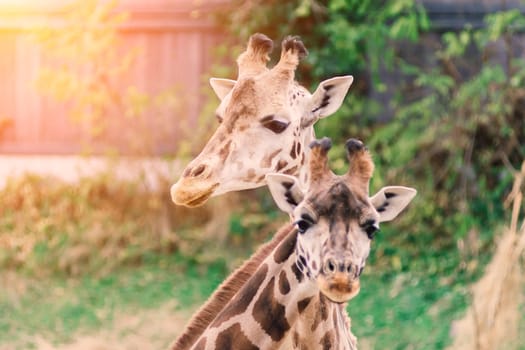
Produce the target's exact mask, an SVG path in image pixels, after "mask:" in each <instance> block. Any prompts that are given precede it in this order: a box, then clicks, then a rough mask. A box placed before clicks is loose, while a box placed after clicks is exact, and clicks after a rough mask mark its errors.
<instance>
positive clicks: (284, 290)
mask: <svg viewBox="0 0 525 350" xmlns="http://www.w3.org/2000/svg"><path fill="white" fill-rule="evenodd" d="M279 291H280V292H281V294H282V295H286V294H288V293H289V292H290V283H289V282H288V278H287V277H286V272H284V270H283V271H281V273H280V274H279Z"/></svg>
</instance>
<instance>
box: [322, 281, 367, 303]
mask: <svg viewBox="0 0 525 350" xmlns="http://www.w3.org/2000/svg"><path fill="white" fill-rule="evenodd" d="M334 280H335V281H334ZM317 284H318V286H319V289H320V291H321V293H323V295H324V296H325V297H327V298H328V299H330V300H331V301H333V302H334V303H346V302H347V301H349V300H350V299H352V298H353V297H355V296H356V295H357V294H359V290H360V288H361V286H360V283H359V280H358V279H357V280H350V279H348V278H344V280H343V279H341V278H325V277H324V276H319V277H318V278H317Z"/></svg>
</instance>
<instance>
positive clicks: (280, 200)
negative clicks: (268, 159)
mask: <svg viewBox="0 0 525 350" xmlns="http://www.w3.org/2000/svg"><path fill="white" fill-rule="evenodd" d="M266 183H267V184H268V188H269V189H270V193H271V194H272V197H273V199H274V201H275V203H276V204H277V206H278V207H279V208H280V209H281V210H282V211H284V212H286V213H288V214H292V212H293V210H294V209H295V207H296V206H297V205H298V204H299V203H300V202H301V201H302V200H303V198H304V193H303V190H302V189H301V186H300V185H299V180H297V178H296V177H294V176H290V175H284V174H267V175H266Z"/></svg>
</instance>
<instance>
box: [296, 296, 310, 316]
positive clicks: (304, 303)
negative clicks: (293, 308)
mask: <svg viewBox="0 0 525 350" xmlns="http://www.w3.org/2000/svg"><path fill="white" fill-rule="evenodd" d="M310 301H312V298H311V297H308V298H304V299H303V300H299V301H298V302H297V310H298V311H299V313H300V314H302V313H303V311H304V310H305V309H306V308H307V307H308V305H309V304H310Z"/></svg>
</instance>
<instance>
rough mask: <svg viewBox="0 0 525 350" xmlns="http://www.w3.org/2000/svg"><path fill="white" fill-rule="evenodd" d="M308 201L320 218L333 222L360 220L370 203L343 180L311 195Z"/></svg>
mask: <svg viewBox="0 0 525 350" xmlns="http://www.w3.org/2000/svg"><path fill="white" fill-rule="evenodd" d="M307 201H308V202H309V203H310V207H311V208H312V209H313V210H314V211H315V212H316V214H317V215H318V216H319V218H328V219H331V220H333V219H343V220H348V219H358V218H359V217H360V216H361V214H362V212H363V211H364V210H365V208H366V206H367V205H368V201H367V200H365V198H363V197H362V196H361V194H360V193H359V192H358V191H354V190H352V188H351V187H350V186H348V185H347V184H346V183H345V182H344V181H342V180H337V181H335V182H333V183H332V184H331V185H330V186H329V187H327V188H325V189H321V190H320V191H318V192H315V193H313V194H311V195H310V196H308V197H307Z"/></svg>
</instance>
